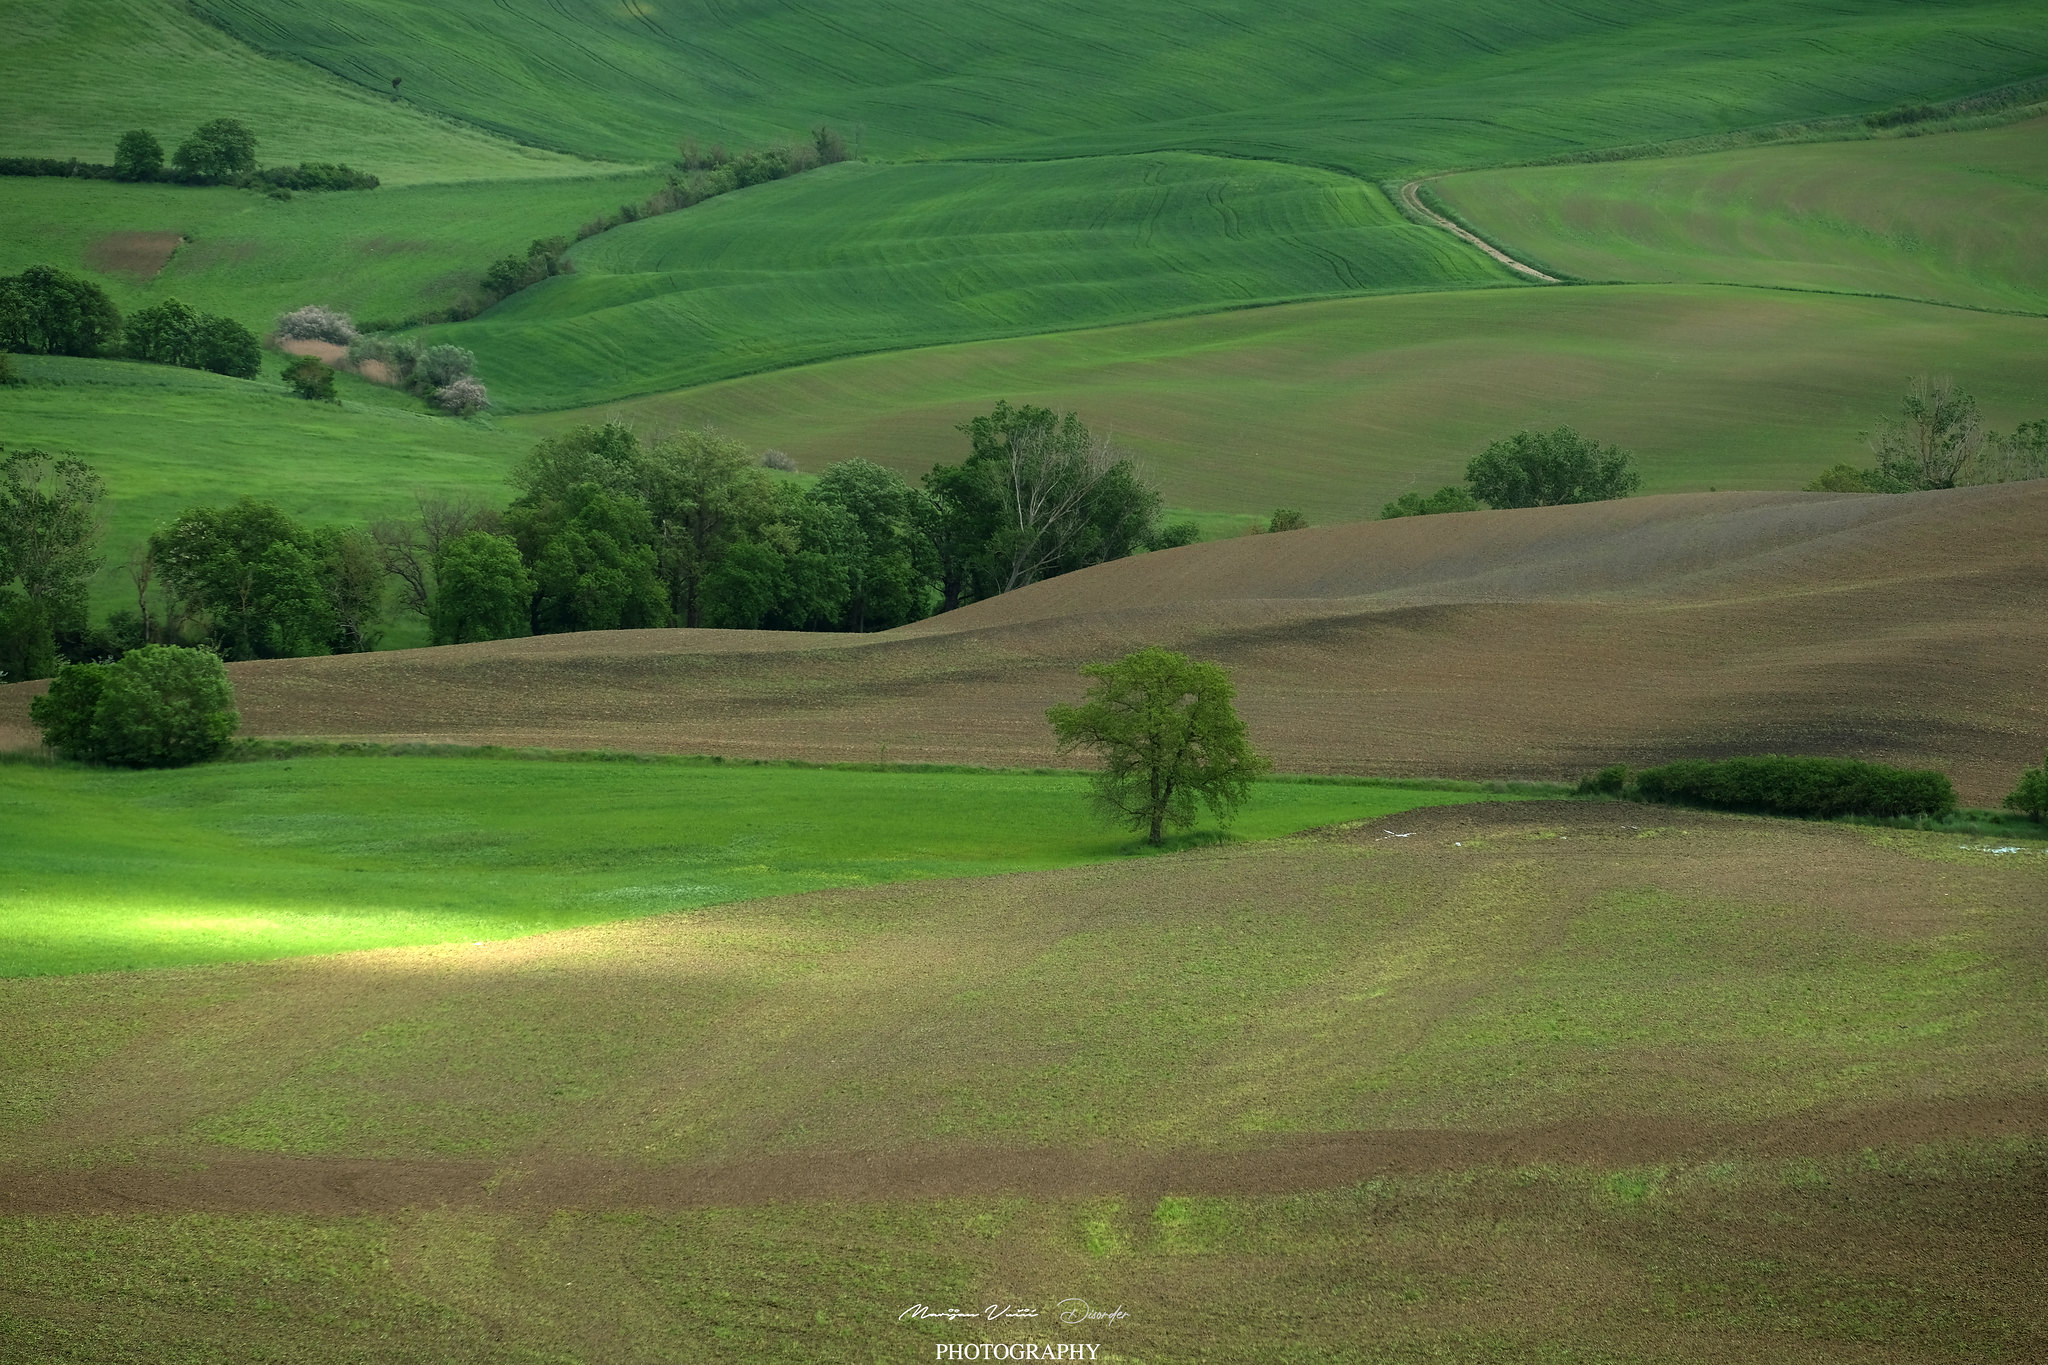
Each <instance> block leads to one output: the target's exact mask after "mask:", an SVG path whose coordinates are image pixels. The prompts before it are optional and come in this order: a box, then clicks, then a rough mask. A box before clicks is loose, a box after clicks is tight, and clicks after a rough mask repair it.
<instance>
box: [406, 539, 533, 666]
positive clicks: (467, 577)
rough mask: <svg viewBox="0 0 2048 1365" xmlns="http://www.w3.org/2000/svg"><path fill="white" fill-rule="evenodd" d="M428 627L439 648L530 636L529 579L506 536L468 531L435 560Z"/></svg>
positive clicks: (531, 600) (531, 590)
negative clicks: (432, 597)
mask: <svg viewBox="0 0 2048 1365" xmlns="http://www.w3.org/2000/svg"><path fill="white" fill-rule="evenodd" d="M434 583H435V590H434V599H433V609H432V614H431V616H430V618H429V619H430V622H431V624H432V626H433V631H434V643H435V644H437V645H461V644H468V643H470V642H472V641H475V640H506V639H511V638H512V637H514V636H519V635H525V634H527V633H528V630H529V618H528V612H529V610H530V609H531V606H532V603H533V578H532V575H530V574H528V573H527V571H526V565H525V563H524V562H523V561H522V560H521V559H520V558H519V547H518V546H517V545H515V544H514V543H513V542H512V539H511V538H510V537H509V536H498V535H492V534H491V533H490V532H488V531H471V532H469V533H467V534H466V535H462V536H459V537H457V538H456V539H454V540H452V541H450V542H448V543H447V544H446V545H444V546H442V547H441V553H440V554H438V555H437V556H435V558H434Z"/></svg>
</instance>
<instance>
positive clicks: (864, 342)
mask: <svg viewBox="0 0 2048 1365" xmlns="http://www.w3.org/2000/svg"><path fill="white" fill-rule="evenodd" d="M570 259H571V260H572V261H573V262H574V264H575V267H576V273H574V274H572V275H564V276H559V277H557V278H555V279H553V280H549V281H547V282H546V283H545V284H543V285H540V286H538V287H536V288H532V289H528V290H525V291H524V292H522V293H519V294H517V295H514V296H513V297H512V298H511V299H509V300H507V301H506V302H505V303H504V304H503V305H501V306H499V307H497V308H495V309H493V310H491V312H490V313H489V314H488V315H487V316H485V317H483V318H480V319H478V320H477V321H475V322H471V323H466V324H462V325H458V326H453V327H445V328H438V329H435V330H434V332H433V335H434V336H435V337H437V338H442V339H446V340H448V341H452V342H454V343H456V344H458V345H462V346H466V347H469V348H471V349H473V350H474V351H476V353H477V355H478V356H479V358H480V359H481V361H482V364H483V367H484V369H485V371H486V372H487V373H489V374H490V375H491V376H492V377H493V379H494V381H495V382H496V384H497V389H496V392H497V393H498V394H499V395H500V396H501V398H502V399H504V400H505V401H507V402H509V403H511V404H512V405H514V406H516V407H520V408H559V407H565V406H572V405H579V404H584V403H589V402H593V401H596V400H599V399H610V398H618V397H623V396H628V395H634V394H645V393H653V392H659V391H662V390H667V389H675V388H681V387H683V386H685V385H690V384H701V383H704V382H706V381H707V380H715V379H724V378H729V377H731V376H733V375H736V374H746V373H750V372H753V371H758V370H772V369H780V368H786V367H788V366H790V365H797V364H802V363H805V362H807V361H814V360H820V359H825V358H829V357H833V356H841V355H849V354H857V353H860V352H865V351H894V350H905V349H911V348H917V347H924V346H931V345H935V344H939V343H944V342H951V341H962V340H969V339H973V338H980V337H1000V336H1011V335H1017V334H1020V333H1028V332H1052V331H1063V330H1071V329H1074V328H1084V327H1095V326H1101V325H1103V324H1106V323H1118V322H1128V321H1135V320H1138V319H1142V318H1157V317H1167V316H1172V315H1174V314H1181V313H1196V312H1212V311H1216V310H1220V309H1229V308H1241V307H1247V306H1251V305H1255V304H1270V303H1276V302H1282V301H1286V300H1294V299H1305V298H1315V297H1323V296H1330V295H1346V294H1375V293H1391V292H1396V291H1413V290H1419V289H1427V290H1440V289H1446V288H1456V287H1460V286H1474V285H1499V284H1505V283H1507V282H1508V281H1509V274H1508V272H1507V271H1506V270H1504V269H1502V268H1500V267H1499V266H1497V265H1495V264H1494V263H1493V262H1491V261H1489V260H1487V259H1486V258H1485V257H1484V256H1482V255H1480V254H1479V253H1477V252H1475V251H1471V250H1469V249H1467V248H1466V247H1464V246H1463V245H1462V244H1460V243H1458V242H1457V241H1455V240H1454V239H1452V238H1450V237H1449V236H1447V235H1446V234H1444V233H1442V232H1439V231H1437V230H1435V229H1432V228H1427V227H1422V226H1418V225H1417V224H1414V223H1411V222H1409V221H1408V220H1407V219H1405V218H1403V217H1402V216H1401V215H1400V214H1398V213H1397V212H1395V210H1394V208H1393V206H1392V205H1391V204H1390V203H1389V202H1388V201H1387V199H1386V196H1385V195H1384V194H1382V193H1381V191H1380V190H1379V189H1378V188H1376V187H1374V186H1371V185H1366V184H1361V183H1360V182H1359V181H1357V180H1354V179H1351V178H1350V177H1347V176H1341V175H1335V174H1331V173H1329V172H1326V171H1317V170H1310V169H1305V168H1299V167H1293V166H1284V165H1275V164H1271V163H1261V162H1247V161H1233V160H1224V159H1220V158H1215V157H1194V156H1180V155H1156V156H1133V157H1102V158H1083V159H1078V160H1068V161H1052V162H1042V163H1024V164H1012V165H993V164H986V163H944V164H931V165H898V166H875V165H859V164H847V165H838V166H831V167H826V168H823V169H821V170H818V171H814V172H812V173H810V174H806V175H801V176H797V177H795V178H793V179H789V180H784V181H779V182H775V183H772V184H767V185H761V186H758V187H756V188H753V189H749V190H744V191H741V192H739V193H736V194H730V195H726V196H723V197H720V198H717V199H713V200H711V201H709V202H707V203H704V204H700V205H698V206H697V207H695V208H693V209H690V210H688V211H686V212H683V213H675V214H669V215H666V216H663V217H659V218H653V219H649V220H646V221H642V222H639V223H634V224H632V225H630V226H628V227H624V228H619V229H617V230H614V231H612V232H608V233H605V234H604V235H603V236H601V237H597V238H594V239H592V240H591V241H588V242H586V243H583V244H582V245H580V246H578V247H577V248H576V249H575V250H574V251H573V252H572V253H571V257H570Z"/></svg>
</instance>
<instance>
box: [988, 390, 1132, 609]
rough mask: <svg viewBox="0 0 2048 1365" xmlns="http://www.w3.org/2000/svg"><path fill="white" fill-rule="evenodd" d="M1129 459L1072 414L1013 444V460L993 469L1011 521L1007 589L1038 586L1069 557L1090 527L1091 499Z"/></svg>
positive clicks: (1022, 435)
mask: <svg viewBox="0 0 2048 1365" xmlns="http://www.w3.org/2000/svg"><path fill="white" fill-rule="evenodd" d="M1123 460H1124V457H1123V456H1122V455H1121V454H1120V453H1119V452H1118V451H1117V449H1116V447H1115V446H1114V445H1113V444H1111V442H1110V441H1109V440H1108V439H1107V438H1106V437H1099V436H1095V435H1092V434H1091V433H1090V432H1089V431H1088V429H1087V428H1086V427H1085V426H1082V425H1081V423H1080V422H1078V421H1075V420H1073V419H1072V417H1071V414H1070V415H1069V420H1067V421H1064V422H1060V423H1057V424H1055V423H1051V422H1047V423H1045V424H1043V425H1041V426H1035V427H1032V428H1030V429H1029V430H1026V431H1022V432H1019V433H1017V434H1016V435H1015V436H1014V437H1013V438H1012V439H1011V440H1010V442H1009V449H1008V458H1007V459H1005V460H1002V461H999V462H995V463H993V464H991V466H990V475H991V477H993V478H994V479H995V480H996V481H997V488H996V494H997V497H998V500H999V501H1000V503H1001V505H1002V509H1003V514H1004V519H1005V521H1006V522H1007V523H1008V525H1007V526H1006V528H1005V530H1006V532H1007V535H1006V539H1007V540H1008V542H1009V544H1008V545H1007V546H1006V547H1005V548H1006V549H1007V552H1008V553H1007V555H1006V556H1005V558H1006V560H1007V563H1006V565H1005V569H1004V574H1003V586H1002V588H1001V591H1003V592H1009V591H1010V590H1011V589H1013V588H1021V587H1023V586H1024V585H1025V584H1027V583H1035V582H1037V581H1038V580H1039V579H1040V578H1042V577H1044V576H1045V574H1046V573H1047V571H1049V570H1050V569H1052V568H1053V567H1054V566H1055V565H1057V564H1059V563H1061V562H1062V561H1063V560H1065V559H1066V558H1067V557H1068V555H1069V554H1070V553H1071V552H1072V550H1073V548H1074V546H1075V544H1076V542H1077V541H1079V539H1080V538H1081V537H1082V536H1083V535H1085V534H1086V533H1087V531H1088V529H1089V521H1088V515H1087V514H1088V511H1089V505H1090V499H1091V495H1092V494H1093V493H1094V492H1095V489H1096V487H1097V486H1098V485H1099V484H1101V483H1102V481H1103V480H1104V479H1106V478H1107V477H1109V475H1110V473H1111V471H1113V470H1114V469H1116V468H1117V466H1118V465H1120V464H1122V463H1123Z"/></svg>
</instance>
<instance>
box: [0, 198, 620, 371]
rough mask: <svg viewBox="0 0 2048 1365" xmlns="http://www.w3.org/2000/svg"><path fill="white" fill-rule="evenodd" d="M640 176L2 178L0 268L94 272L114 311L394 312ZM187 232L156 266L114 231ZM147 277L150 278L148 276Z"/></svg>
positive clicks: (466, 289)
mask: <svg viewBox="0 0 2048 1365" xmlns="http://www.w3.org/2000/svg"><path fill="white" fill-rule="evenodd" d="M657 183H658V181H656V179H655V178H654V177H651V176H648V175H645V174H636V175H627V176H609V177H598V178H580V179H567V178H563V179H550V180H525V181H516V182H510V181H498V182H495V183H490V184H479V183H468V184H454V185H418V186H413V187H410V188H400V189H391V188H383V189H377V190H372V191H370V192H368V193H360V192H356V193H339V194H301V195H297V196H295V197H294V198H292V199H291V200H290V201H289V202H279V201H278V200H275V199H270V198H266V197H265V196H263V195H260V194H251V193H250V192H248V191H246V190H238V189H225V188H223V189H202V188H197V187H193V186H185V185H119V184H114V183H111V182H108V181H103V180H62V179H10V180H6V181H0V184H4V185H5V187H6V193H5V194H4V195H0V274H12V273H13V272H15V271H18V270H20V269H22V268H24V267H25V266H30V265H54V266H57V267H58V268H60V269H64V270H74V271H79V272H81V273H84V274H88V275H90V276H92V277H93V278H94V279H96V280H98V281H99V282H100V283H101V284H102V285H104V286H105V288H106V289H107V291H108V293H109V294H110V295H111V296H112V297H113V299H114V302H115V303H117V304H118V305H120V307H121V308H123V309H124V310H128V309H134V308H138V307H141V306H143V305H145V304H149V303H155V302H158V301H160V300H162V299H164V298H167V297H175V298H180V299H183V300H184V301H185V302H187V303H189V304H192V305H194V306H196V307H200V308H205V309H207V310H209V311H212V312H219V313H227V314H229V315H230V316H232V317H235V318H237V319H239V320H240V321H242V322H243V323H245V324H246V325H248V326H250V327H252V328H254V329H256V330H257V331H258V332H259V333H261V332H264V331H267V330H269V328H270V326H271V324H272V323H273V322H274V321H275V320H276V318H277V315H278V314H279V313H282V312H285V311H286V310H288V309H292V308H297V307H299V306H301V305H303V304H308V303H318V304H324V305H326V306H328V307H332V308H340V309H342V310H344V311H346V312H351V313H353V314H354V315H355V316H356V317H357V318H358V319H359V320H361V321H364V322H375V321H379V320H393V321H395V320H399V319H405V318H409V317H412V316H414V315H416V314H418V313H421V312H425V311H427V310H429V309H433V308H442V307H446V306H447V305H449V304H451V303H453V302H455V301H456V300H457V299H459V298H461V297H463V296H464V295H466V294H468V293H470V292H471V291H472V290H473V289H474V287H475V285H476V281H477V278H478V277H479V276H480V275H481V274H482V273H483V271H484V269H485V268H486V267H487V266H489V265H490V263H491V262H492V261H493V260H495V259H497V258H498V257H500V256H503V255H506V254H508V253H512V252H519V253H524V252H525V250H526V246H527V243H529V242H531V241H532V240H533V239H534V238H535V237H539V236H548V235H553V234H556V233H569V232H573V231H574V230H575V228H576V225H577V224H578V223H581V222H584V221H586V220H588V219H590V218H592V217H595V216H596V215H598V214H600V213H604V212H607V211H610V210H614V209H616V208H617V207H618V206H619V204H620V202H621V201H623V200H639V199H641V198H644V197H645V196H646V195H647V193H648V191H649V190H651V189H653V188H654V186H655V185H656V184H657ZM138 234H140V235H149V236H157V235H162V234H169V235H173V236H179V237H183V238H185V239H186V240H185V242H184V244H183V245H180V246H177V248H176V250H175V251H174V252H173V254H172V255H171V256H170V258H169V260H168V262H167V263H162V267H161V269H160V270H158V269H156V266H157V265H158V263H159V262H161V257H158V258H157V259H155V260H144V259H134V258H131V257H130V256H129V255H128V254H126V253H123V252H122V251H121V250H120V248H121V245H122V241H123V238H124V236H133V235H138ZM152 272H153V273H152Z"/></svg>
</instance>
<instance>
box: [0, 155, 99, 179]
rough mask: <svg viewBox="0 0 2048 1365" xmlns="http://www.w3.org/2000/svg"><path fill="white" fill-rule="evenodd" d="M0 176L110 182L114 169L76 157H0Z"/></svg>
mask: <svg viewBox="0 0 2048 1365" xmlns="http://www.w3.org/2000/svg"><path fill="white" fill-rule="evenodd" d="M0 175H27V176H57V177H61V178H63V179H67V180H112V179H115V178H116V168H115V167H113V166H102V165H100V164H98V163H97V162H92V161H80V160H79V159H78V158H77V157H75V156H74V157H68V158H60V157H53V156H0Z"/></svg>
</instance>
